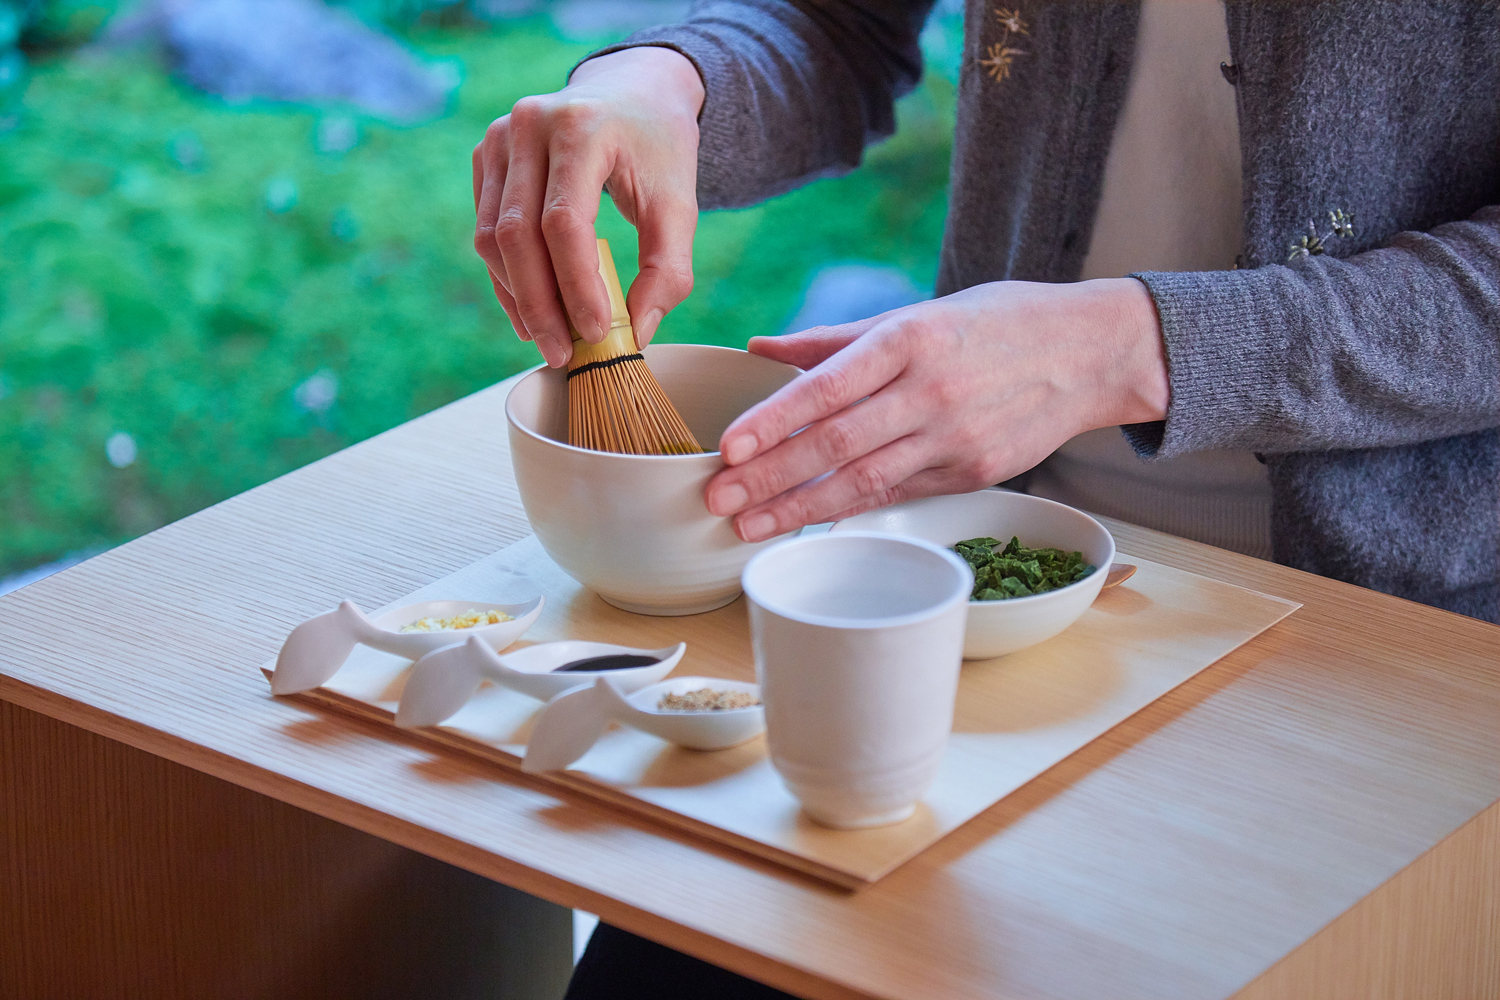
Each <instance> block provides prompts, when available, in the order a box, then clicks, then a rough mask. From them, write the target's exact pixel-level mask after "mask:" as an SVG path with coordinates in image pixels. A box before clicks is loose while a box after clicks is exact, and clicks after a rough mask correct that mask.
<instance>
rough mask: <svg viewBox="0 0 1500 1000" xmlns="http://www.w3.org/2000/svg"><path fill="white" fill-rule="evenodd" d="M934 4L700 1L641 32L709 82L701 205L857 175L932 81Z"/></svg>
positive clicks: (637, 37) (740, 202)
mask: <svg viewBox="0 0 1500 1000" xmlns="http://www.w3.org/2000/svg"><path fill="white" fill-rule="evenodd" d="M931 8H932V0H697V2H696V3H695V4H694V5H693V8H692V10H691V12H690V13H689V16H688V19H687V20H686V21H685V22H683V23H681V24H671V25H663V26H661V27H657V28H648V29H646V30H644V31H640V32H637V33H636V34H634V35H632V36H631V37H630V38H628V39H626V40H625V41H623V42H621V43H620V44H618V45H611V46H609V47H608V48H604V49H601V50H599V51H598V52H594V53H592V54H590V56H589V58H594V57H595V56H600V55H604V54H607V53H609V52H615V51H618V50H620V49H622V48H630V47H632V46H639V45H659V46H664V47H666V48H670V49H674V50H676V51H677V52H680V53H682V54H683V55H684V56H686V57H687V58H688V59H689V60H691V61H692V63H693V65H694V66H696V67H697V69H698V72H699V74H700V75H701V76H702V77H703V84H704V90H705V94H706V96H705V100H704V105H703V112H702V115H701V117H700V119H699V146H698V203H699V205H700V207H702V208H734V207H740V206H744V205H749V204H753V203H755V202H758V201H763V200H765V199H766V198H770V197H773V196H774V195H778V194H781V193H783V192H786V191H789V190H791V189H792V188H795V187H798V186H800V185H802V184H806V183H808V182H809V181H812V180H816V179H817V178H819V177H826V176H832V175H836V174H841V173H845V172H847V171H849V170H852V169H854V168H855V167H857V166H858V165H859V163H860V158H861V155H862V153H863V150H864V147H865V145H866V144H868V143H870V142H872V141H874V140H877V139H881V138H884V137H886V136H888V135H890V134H891V133H892V132H894V131H895V127H896V117H895V101H896V99H897V98H898V97H900V96H902V95H903V94H905V93H907V92H908V91H910V90H911V89H912V88H913V87H915V86H916V84H917V81H918V80H919V79H920V78H921V74H922V54H921V49H920V48H919V47H918V44H917V38H918V35H919V34H920V33H921V30H922V24H923V22H924V21H926V19H927V14H928V12H929V11H930V10H931Z"/></svg>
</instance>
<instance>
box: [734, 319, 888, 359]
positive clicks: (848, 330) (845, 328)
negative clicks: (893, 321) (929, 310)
mask: <svg viewBox="0 0 1500 1000" xmlns="http://www.w3.org/2000/svg"><path fill="white" fill-rule="evenodd" d="M894 311H895V310H892V312H894ZM889 315H890V313H882V314H880V315H879V316H871V317H870V318H869V319H861V320H855V321H854V322H853V323H840V324H838V325H837V326H814V327H809V328H808V329H806V330H798V331H797V332H796V333H784V334H782V335H781V336H779V337H751V338H750V343H749V344H748V345H746V349H747V350H748V351H749V352H750V353H751V354H759V355H760V356H761V357H763V358H770V359H771V360H772V361H780V362H782V363H783V364H788V365H795V366H796V367H798V368H801V369H803V370H804V371H805V370H807V369H809V368H815V367H817V366H818V365H820V364H822V363H823V362H824V361H826V360H828V358H829V357H831V356H832V355H833V354H835V353H837V352H838V351H841V350H843V349H844V348H845V347H848V346H849V345H850V344H852V343H854V341H856V340H858V339H859V338H860V337H862V336H864V335H865V333H867V332H868V331H869V330H871V329H872V328H874V327H875V326H876V325H877V324H878V323H880V322H881V321H882V320H884V319H885V318H886V317H887V316H889Z"/></svg>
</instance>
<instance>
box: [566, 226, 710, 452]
mask: <svg viewBox="0 0 1500 1000" xmlns="http://www.w3.org/2000/svg"><path fill="white" fill-rule="evenodd" d="M599 276H600V277H601V278H603V279H604V287H605V288H606V289H607V290H608V292H609V304H610V311H611V317H610V325H609V333H608V335H606V336H605V338H604V340H603V341H601V342H600V343H597V344H590V343H588V342H587V341H585V340H583V339H582V338H581V337H579V336H578V333H577V331H574V332H573V359H572V360H571V361H569V362H568V443H569V444H571V445H573V446H575V447H578V448H591V449H593V450H595V451H614V452H620V453H623V454H626V455H692V454H699V453H701V452H702V451H703V446H702V445H700V444H699V443H698V440H697V439H696V438H695V437H693V432H692V431H691V430H689V429H688V426H687V424H686V423H684V422H683V419H682V416H681V415H680V414H679V413H678V412H677V407H675V406H673V405H672V401H671V400H670V399H668V398H667V394H666V393H665V392H663V391H662V387H661V383H659V382H657V381H656V376H655V375H653V374H652V373H651V369H650V368H649V367H648V366H647V365H646V359H645V358H644V357H642V355H641V352H640V351H639V350H638V349H637V348H636V344H635V331H634V330H633V329H632V328H631V325H630V313H629V311H628V310H627V309H626V308H625V295H624V292H623V291H622V290H621V288H620V278H619V275H618V274H616V273H615V263H614V259H613V258H612V257H611V256H610V253H609V244H608V243H607V242H606V241H604V240H600V241H599Z"/></svg>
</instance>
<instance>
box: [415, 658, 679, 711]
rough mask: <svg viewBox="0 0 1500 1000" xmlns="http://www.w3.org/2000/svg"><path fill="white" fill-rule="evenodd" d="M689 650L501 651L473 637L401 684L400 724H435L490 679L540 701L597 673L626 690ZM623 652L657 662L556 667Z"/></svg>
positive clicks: (653, 677)
mask: <svg viewBox="0 0 1500 1000" xmlns="http://www.w3.org/2000/svg"><path fill="white" fill-rule="evenodd" d="M686 650H687V643H684V642H679V643H678V644H677V645H675V646H668V647H667V648H666V649H636V648H634V647H632V646H616V645H614V644H613V643H609V642H586V641H584V640H581V639H566V640H564V641H562V642H545V643H542V644H540V645H537V646H527V647H526V648H525V649H518V650H516V651H515V652H514V653H507V654H505V655H504V656H501V655H499V654H498V653H496V652H495V651H494V650H493V649H490V648H489V647H488V646H486V645H485V644H484V643H483V642H481V641H479V640H477V639H471V640H470V641H468V642H465V643H462V644H461V645H455V646H447V647H445V648H443V649H439V650H437V651H435V652H432V653H428V654H427V655H426V656H424V657H422V658H421V659H420V660H418V661H417V662H416V665H415V666H413V667H412V668H411V674H410V675H408V677H407V678H406V686H405V687H403V688H402V690H401V704H400V706H399V707H398V708H397V709H396V725H398V726H407V727H413V726H435V725H437V724H438V723H440V722H442V721H444V720H445V719H447V718H449V717H450V716H452V715H453V714H454V713H455V712H457V711H458V710H459V709H460V708H463V707H464V705H465V704H466V703H467V702H468V700H469V699H470V698H472V697H473V696H474V692H475V691H478V690H479V685H480V684H481V683H483V682H484V681H492V682H494V683H496V684H499V685H501V686H502V687H508V688H510V689H511V690H513V691H520V692H521V693H522V694H526V695H530V696H531V697H533V698H535V699H537V700H538V701H547V700H548V699H550V698H553V697H555V696H557V695H559V694H561V693H562V692H564V691H566V690H568V689H569V688H575V687H579V686H581V685H585V684H592V683H593V681H594V679H595V678H597V677H604V676H608V677H611V678H613V679H614V680H615V682H616V683H617V684H618V685H619V686H620V689H621V690H623V691H636V690H638V689H640V688H642V687H645V686H646V685H647V684H654V683H656V682H657V681H659V680H661V679H662V678H663V677H665V676H667V674H670V673H671V672H672V668H673V667H675V666H677V661H678V660H681V659H682V654H683V653H684V652H685V651H686ZM617 654H624V655H632V654H634V655H639V656H650V657H653V658H654V659H655V660H656V662H655V663H648V664H644V665H642V666H639V667H622V668H619V669H615V670H577V671H568V672H566V673H554V671H556V670H557V668H558V667H561V666H565V665H567V664H569V663H572V662H574V661H575V660H583V659H587V658H589V657H593V656H613V655H617Z"/></svg>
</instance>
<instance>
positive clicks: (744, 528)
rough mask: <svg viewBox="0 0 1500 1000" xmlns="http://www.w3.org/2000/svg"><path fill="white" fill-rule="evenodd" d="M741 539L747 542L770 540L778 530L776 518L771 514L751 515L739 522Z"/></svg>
mask: <svg viewBox="0 0 1500 1000" xmlns="http://www.w3.org/2000/svg"><path fill="white" fill-rule="evenodd" d="M739 526H740V537H741V538H743V539H744V540H745V541H747V542H758V541H760V540H761V539H763V538H770V537H771V534H772V533H773V532H775V530H776V518H774V517H772V516H771V515H770V514H751V515H750V516H749V517H742V518H740V520H739Z"/></svg>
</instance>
